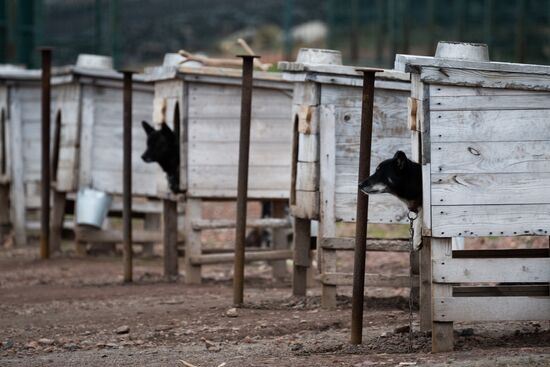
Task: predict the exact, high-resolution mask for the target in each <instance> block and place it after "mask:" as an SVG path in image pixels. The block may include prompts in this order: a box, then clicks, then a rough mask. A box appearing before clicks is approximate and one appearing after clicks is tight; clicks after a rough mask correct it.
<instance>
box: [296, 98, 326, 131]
mask: <svg viewBox="0 0 550 367" xmlns="http://www.w3.org/2000/svg"><path fill="white" fill-rule="evenodd" d="M291 115H292V116H291V118H292V121H293V122H294V123H296V119H297V120H298V132H300V133H302V134H318V133H319V119H320V116H319V107H316V106H303V105H296V104H294V105H292V114H291Z"/></svg>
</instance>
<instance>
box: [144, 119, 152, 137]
mask: <svg viewBox="0 0 550 367" xmlns="http://www.w3.org/2000/svg"><path fill="white" fill-rule="evenodd" d="M141 126H143V130H145V134H147V136H149V135H151V133H152V132H153V131H155V129H154V128H153V127H152V126H151V125H149V123H148V122H147V121H141Z"/></svg>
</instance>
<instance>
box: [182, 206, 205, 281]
mask: <svg viewBox="0 0 550 367" xmlns="http://www.w3.org/2000/svg"><path fill="white" fill-rule="evenodd" d="M200 218H202V200H200V199H191V198H188V199H187V201H186V203H185V226H184V230H185V283H187V284H200V283H201V281H202V277H201V266H200V265H194V264H192V263H191V261H190V259H191V257H192V256H200V255H201V254H202V244H201V231H200V230H195V229H193V226H192V221H193V219H200Z"/></svg>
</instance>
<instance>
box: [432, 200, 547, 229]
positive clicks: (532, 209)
mask: <svg viewBox="0 0 550 367" xmlns="http://www.w3.org/2000/svg"><path fill="white" fill-rule="evenodd" d="M548 233H550V205H548V204H540V205H539V204H533V205H483V206H481V205H451V206H432V234H433V236H437V237H447V236H449V237H454V236H456V237H472V236H476V237H478V236H518V235H547V234H548Z"/></svg>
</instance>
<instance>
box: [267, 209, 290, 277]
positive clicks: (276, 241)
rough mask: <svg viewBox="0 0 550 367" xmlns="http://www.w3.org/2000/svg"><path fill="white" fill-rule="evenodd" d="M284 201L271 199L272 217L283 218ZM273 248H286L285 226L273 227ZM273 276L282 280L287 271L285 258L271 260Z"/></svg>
mask: <svg viewBox="0 0 550 367" xmlns="http://www.w3.org/2000/svg"><path fill="white" fill-rule="evenodd" d="M285 207H286V201H282V200H273V201H272V208H273V212H272V214H271V215H272V217H273V218H284V217H285V216H286V210H285ZM272 233H273V236H272V239H273V250H287V249H288V239H287V236H286V228H273V230H272ZM271 268H272V274H273V278H274V279H276V280H283V279H284V278H285V277H286V275H287V274H288V273H287V270H286V260H276V261H272V262H271Z"/></svg>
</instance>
